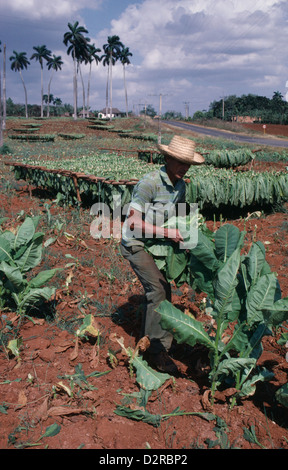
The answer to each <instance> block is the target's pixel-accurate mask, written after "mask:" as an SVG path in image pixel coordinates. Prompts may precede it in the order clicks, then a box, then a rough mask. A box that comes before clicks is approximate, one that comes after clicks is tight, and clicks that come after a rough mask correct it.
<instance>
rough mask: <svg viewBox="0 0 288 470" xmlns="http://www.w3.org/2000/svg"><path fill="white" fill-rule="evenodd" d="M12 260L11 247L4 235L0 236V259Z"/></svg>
mask: <svg viewBox="0 0 288 470" xmlns="http://www.w3.org/2000/svg"><path fill="white" fill-rule="evenodd" d="M8 260H12V257H11V247H10V243H9V241H8V240H7V239H6V237H5V236H4V235H1V236H0V261H8Z"/></svg>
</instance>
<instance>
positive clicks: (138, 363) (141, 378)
mask: <svg viewBox="0 0 288 470" xmlns="http://www.w3.org/2000/svg"><path fill="white" fill-rule="evenodd" d="M132 365H133V367H135V369H136V379H137V382H138V383H139V385H140V387H141V388H143V389H144V390H147V391H152V390H157V389H158V388H159V387H161V385H163V384H164V382H165V381H166V380H168V379H170V377H171V376H170V375H169V374H163V373H162V372H157V371H156V370H154V369H152V368H151V367H149V365H148V364H147V362H146V361H145V360H144V359H143V358H142V357H141V356H136V357H134V359H133V361H132Z"/></svg>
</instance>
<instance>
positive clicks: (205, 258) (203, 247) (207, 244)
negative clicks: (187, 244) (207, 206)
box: [191, 230, 221, 271]
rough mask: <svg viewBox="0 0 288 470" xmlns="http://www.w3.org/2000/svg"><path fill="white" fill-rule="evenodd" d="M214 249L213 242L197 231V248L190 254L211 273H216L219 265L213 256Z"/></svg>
mask: <svg viewBox="0 0 288 470" xmlns="http://www.w3.org/2000/svg"><path fill="white" fill-rule="evenodd" d="M214 247H215V245H214V243H213V241H212V240H210V238H209V237H207V236H206V235H205V234H203V233H202V231H201V230H199V233H198V243H197V246H196V247H195V248H193V249H192V250H191V253H192V255H193V256H194V257H196V258H197V259H199V260H200V261H201V263H202V264H203V265H204V266H205V267H206V268H208V269H209V270H211V271H216V270H217V269H218V268H219V266H220V264H221V263H220V262H219V260H218V259H217V257H216V255H215V249H214Z"/></svg>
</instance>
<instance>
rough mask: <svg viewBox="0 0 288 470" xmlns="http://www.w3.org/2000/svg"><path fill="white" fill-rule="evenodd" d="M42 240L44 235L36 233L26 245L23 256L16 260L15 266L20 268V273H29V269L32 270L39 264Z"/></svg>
mask: <svg viewBox="0 0 288 470" xmlns="http://www.w3.org/2000/svg"><path fill="white" fill-rule="evenodd" d="M43 238H44V233H41V232H38V233H36V234H35V235H34V237H33V238H32V240H31V241H30V242H29V243H28V245H27V248H26V250H25V252H24V254H23V255H22V256H21V258H19V259H18V260H17V265H18V266H19V267H20V269H21V271H22V272H26V271H29V269H32V268H34V267H35V266H37V265H38V264H39V263H40V261H41V257H42V241H43Z"/></svg>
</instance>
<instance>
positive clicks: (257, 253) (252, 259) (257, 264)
mask: <svg viewBox="0 0 288 470" xmlns="http://www.w3.org/2000/svg"><path fill="white" fill-rule="evenodd" d="M244 264H245V266H246V267H247V274H248V275H249V281H250V283H251V284H254V283H255V282H256V281H257V279H258V277H259V275H260V273H261V272H262V270H263V268H264V266H265V248H264V245H263V244H262V243H261V242H256V243H253V245H252V246H251V248H250V250H249V253H248V255H247V256H246V258H245V260H244Z"/></svg>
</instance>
